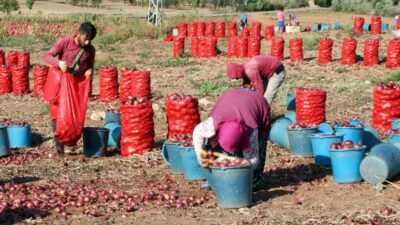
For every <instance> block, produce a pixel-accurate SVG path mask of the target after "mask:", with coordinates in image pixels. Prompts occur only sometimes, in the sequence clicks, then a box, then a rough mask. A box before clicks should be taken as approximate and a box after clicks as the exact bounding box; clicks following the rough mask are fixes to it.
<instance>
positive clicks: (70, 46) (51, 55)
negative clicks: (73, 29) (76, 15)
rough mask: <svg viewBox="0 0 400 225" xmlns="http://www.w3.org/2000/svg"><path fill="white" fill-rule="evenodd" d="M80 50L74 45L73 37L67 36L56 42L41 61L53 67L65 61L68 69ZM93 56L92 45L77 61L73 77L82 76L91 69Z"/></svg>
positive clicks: (94, 50)
mask: <svg viewBox="0 0 400 225" xmlns="http://www.w3.org/2000/svg"><path fill="white" fill-rule="evenodd" d="M80 49H81V47H79V45H77V44H76V43H75V36H68V37H65V38H62V39H60V40H58V41H57V42H56V43H55V44H54V46H53V47H52V48H51V49H50V50H49V51H48V52H47V53H46V54H45V55H44V56H43V60H44V61H45V62H46V63H48V64H50V65H53V66H57V65H58V62H59V61H60V60H61V61H65V62H66V63H67V66H68V67H71V65H72V63H73V61H74V59H75V57H76V56H77V55H78V52H79V50H80ZM95 54H96V49H95V48H94V46H93V45H89V46H88V47H87V48H86V49H85V52H84V53H83V55H82V57H81V59H80V60H79V63H78V65H77V68H76V69H78V70H77V72H76V74H75V75H77V76H83V75H84V74H85V72H86V70H88V69H93V65H94V59H95ZM78 67H79V68H78Z"/></svg>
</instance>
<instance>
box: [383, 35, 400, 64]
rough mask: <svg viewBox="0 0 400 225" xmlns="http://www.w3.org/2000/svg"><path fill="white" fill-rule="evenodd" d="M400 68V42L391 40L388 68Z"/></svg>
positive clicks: (388, 52)
mask: <svg viewBox="0 0 400 225" xmlns="http://www.w3.org/2000/svg"><path fill="white" fill-rule="evenodd" d="M399 66H400V40H398V39H393V40H390V41H389V43H388V46H387V55H386V68H395V67H399Z"/></svg>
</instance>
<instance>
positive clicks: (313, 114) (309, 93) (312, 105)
mask: <svg viewBox="0 0 400 225" xmlns="http://www.w3.org/2000/svg"><path fill="white" fill-rule="evenodd" d="M325 102H326V92H325V91H324V90H322V89H315V88H297V89H296V121H297V122H302V123H314V124H317V125H318V124H320V123H322V122H324V121H325V120H326V117H325Z"/></svg>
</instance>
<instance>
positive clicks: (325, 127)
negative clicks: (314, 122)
mask: <svg viewBox="0 0 400 225" xmlns="http://www.w3.org/2000/svg"><path fill="white" fill-rule="evenodd" d="M317 133H333V128H332V127H331V125H329V123H325V122H322V123H320V124H319V125H318V127H317Z"/></svg>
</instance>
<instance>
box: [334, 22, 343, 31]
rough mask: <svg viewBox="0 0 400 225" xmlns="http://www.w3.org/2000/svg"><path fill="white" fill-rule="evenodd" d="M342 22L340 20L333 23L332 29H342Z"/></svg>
mask: <svg viewBox="0 0 400 225" xmlns="http://www.w3.org/2000/svg"><path fill="white" fill-rule="evenodd" d="M342 27H343V26H342V24H341V23H340V22H334V23H333V24H332V29H333V30H340V29H342Z"/></svg>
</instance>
